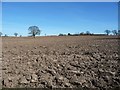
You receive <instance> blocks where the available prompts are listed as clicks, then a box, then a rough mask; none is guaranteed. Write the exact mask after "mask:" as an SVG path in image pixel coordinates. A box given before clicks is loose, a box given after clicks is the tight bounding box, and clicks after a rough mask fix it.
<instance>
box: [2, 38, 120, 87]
mask: <svg viewBox="0 0 120 90" xmlns="http://www.w3.org/2000/svg"><path fill="white" fill-rule="evenodd" d="M2 42H3V46H2V47H3V48H2V49H3V51H2V57H3V64H2V65H3V66H2V67H3V68H2V70H3V81H2V84H3V87H17V88H18V87H35V88H37V87H40V88H43V87H47V88H62V87H70V88H74V87H89V88H111V87H116V86H120V65H119V59H120V58H119V57H118V39H117V38H116V37H113V36H101V37H99V36H65V37H64V36H63V37H48V36H47V37H36V38H32V37H18V38H17V37H16V38H15V37H3V38H2Z"/></svg>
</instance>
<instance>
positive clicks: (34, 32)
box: [28, 26, 41, 37]
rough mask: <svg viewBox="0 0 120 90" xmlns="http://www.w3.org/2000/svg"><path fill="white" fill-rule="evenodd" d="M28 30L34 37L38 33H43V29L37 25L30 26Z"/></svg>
mask: <svg viewBox="0 0 120 90" xmlns="http://www.w3.org/2000/svg"><path fill="white" fill-rule="evenodd" d="M28 30H29V33H28V34H31V35H32V36H33V37H35V36H36V35H40V33H41V30H40V29H39V28H38V27H37V26H30V27H29V28H28Z"/></svg>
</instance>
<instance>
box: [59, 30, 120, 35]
mask: <svg viewBox="0 0 120 90" xmlns="http://www.w3.org/2000/svg"><path fill="white" fill-rule="evenodd" d="M104 33H105V34H94V33H90V31H86V32H81V33H77V34H71V33H68V34H62V33H60V34H59V36H79V35H84V36H85V35H96V36H104V35H110V34H113V35H120V30H112V31H110V30H105V31H104Z"/></svg>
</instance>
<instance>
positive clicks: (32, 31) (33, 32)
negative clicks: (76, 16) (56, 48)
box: [0, 26, 120, 37]
mask: <svg viewBox="0 0 120 90" xmlns="http://www.w3.org/2000/svg"><path fill="white" fill-rule="evenodd" d="M28 31H29V33H28V34H30V36H33V37H35V36H36V35H40V33H41V30H40V29H39V27H38V26H30V27H29V28H28ZM104 33H105V34H93V33H90V31H86V32H85V33H84V32H81V33H77V34H71V33H68V34H61V33H60V34H59V35H58V36H79V35H99V36H102V35H110V33H112V34H113V35H120V30H112V31H111V30H108V29H107V30H105V31H104ZM2 35H3V33H2V32H0V36H2ZM4 36H5V37H7V36H8V35H7V34H5V35H4ZM14 36H15V37H17V36H18V33H16V32H15V33H14ZM19 36H20V37H22V35H19Z"/></svg>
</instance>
